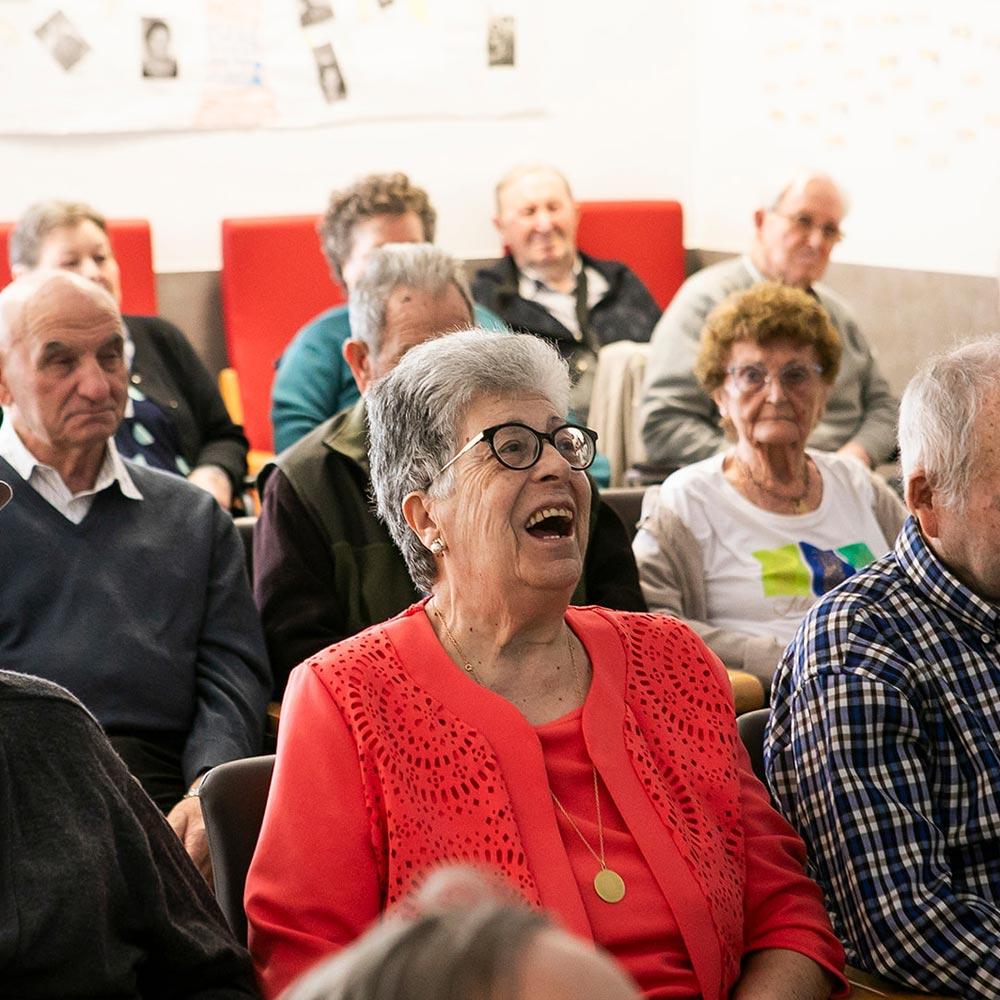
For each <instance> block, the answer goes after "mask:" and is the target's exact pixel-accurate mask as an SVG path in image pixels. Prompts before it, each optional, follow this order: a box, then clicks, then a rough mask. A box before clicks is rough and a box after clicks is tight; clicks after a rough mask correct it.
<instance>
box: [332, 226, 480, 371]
mask: <svg viewBox="0 0 1000 1000" xmlns="http://www.w3.org/2000/svg"><path fill="white" fill-rule="evenodd" d="M451 285H454V286H455V287H456V288H457V289H458V291H459V292H460V293H461V295H462V298H463V299H464V300H465V304H466V305H467V306H468V307H469V317H468V323H472V295H471V293H470V292H469V284H468V282H467V281H466V278H465V270H464V269H463V267H462V265H461V263H460V262H459V261H457V260H456V259H455V258H454V257H452V256H451V254H449V253H446V252H445V251H444V250H441V249H439V248H438V247H435V246H432V245H431V244H430V243H387V244H385V246H382V247H379V248H378V249H377V250H374V251H372V254H371V256H370V257H369V258H368V263H367V264H366V265H365V271H364V274H363V275H362V276H361V277H360V278H359V279H358V281H357V284H356V285H355V287H354V289H353V290H352V292H351V299H350V302H349V303H348V306H347V308H348V317H349V320H350V324H351V336H352V337H357V338H358V340H361V341H363V342H364V344H365V346H366V347H367V348H368V350H369V351H370V352H371V354H372V356H377V355H378V353H379V351H380V350H381V349H382V334H383V333H384V331H385V314H386V306H387V304H388V302H389V296H390V295H392V293H393V292H394V291H395V290H396V289H397V288H412V289H413V290H414V291H418V292H425V293H426V294H427V295H429V296H430V297H431V298H433V299H438V298H441V297H442V296H443V295H444V294H445V293H446V292H447V291H448V288H449V286H451ZM441 332H442V333H444V332H445V331H443V330H442V331H441Z"/></svg>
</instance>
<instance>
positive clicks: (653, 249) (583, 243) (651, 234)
mask: <svg viewBox="0 0 1000 1000" xmlns="http://www.w3.org/2000/svg"><path fill="white" fill-rule="evenodd" d="M578 204H579V208H580V228H579V230H578V231H577V237H576V241H577V244H578V245H579V247H580V249H581V250H583V251H584V253H588V254H590V255H591V256H592V257H603V258H605V259H608V260H620V261H621V262H622V263H623V264H628V266H629V267H630V268H632V270H633V271H635V273H636V274H638V275H639V277H640V278H642V280H643V282H645V285H646V287H647V288H648V289H649V291H650V293H651V294H652V296H653V298H654V299H656V303H657V305H659V307H660V308H661V309H666V307H667V306H668V305H669V304H670V300H671V299H672V298H673V297H674V294H675V293H676V291H677V289H678V288H680V287H681V285H682V284H683V282H684V276H685V271H684V212H683V209H682V208H681V204H680V202H678V201H581V202H579V203H578Z"/></svg>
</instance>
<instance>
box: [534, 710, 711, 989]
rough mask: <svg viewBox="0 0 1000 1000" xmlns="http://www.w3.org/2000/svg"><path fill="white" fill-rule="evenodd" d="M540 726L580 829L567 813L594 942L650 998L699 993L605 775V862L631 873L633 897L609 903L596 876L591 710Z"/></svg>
mask: <svg viewBox="0 0 1000 1000" xmlns="http://www.w3.org/2000/svg"><path fill="white" fill-rule="evenodd" d="M535 732H536V733H537V734H538V738H539V739H540V740H541V743H542V753H543V754H544V755H545V770H546V773H547V774H548V776H549V787H550V788H551V789H552V792H553V793H554V794H555V795H556V797H557V798H558V799H559V801H560V802H561V803H562V805H563V808H564V809H565V810H566V812H568V813H569V815H570V816H571V817H572V819H573V822H574V823H575V824H576V827H577V830H579V833H577V832H576V830H574V829H573V827H572V826H570V824H569V823H568V822H567V820H566V818H565V816H563V815H562V814H561V813H559V831H560V833H562V838H563V844H564V845H565V847H566V854H567V856H568V857H569V863H570V864H571V865H572V866H573V872H574V873H575V875H576V880H577V883H578V884H579V886H580V895H581V897H582V898H583V905H584V908H585V909H586V911H587V917H588V919H589V921H590V928H591V930H592V931H593V935H594V940H595V941H596V942H597V943H598V944H600V945H601V946H602V947H603V948H604V949H605V950H606V951H608V952H610V953H611V954H612V955H613V956H614V957H615V958H616V959H617V960H618V962H619V963H620V964H621V965H622V966H623V967H624V968H625V970H626V971H627V972H628V974H629V975H630V976H631V977H632V978H633V979H634V980H635V981H636V982H637V983H638V984H639V987H640V988H641V989H642V992H643V993H644V994H645V995H646V996H647V997H655V998H657V1000H666V998H675V997H691V998H693V997H697V996H698V995H699V992H700V990H699V987H698V979H697V977H696V976H695V974H694V968H693V967H692V965H691V958H690V956H689V955H688V951H687V948H686V947H685V946H684V938H683V937H682V936H681V932H680V929H679V928H678V926H677V921H676V920H675V919H674V913H673V910H671V909H670V904H669V903H668V902H667V899H666V897H665V896H664V895H663V890H662V889H661V888H660V884H659V882H657V881H656V879H655V878H654V876H653V872H652V871H651V870H650V867H649V865H648V864H647V863H646V859H645V858H644V857H643V856H642V853H641V852H640V851H639V848H638V847H637V846H636V842H635V839H634V838H633V836H632V834H631V833H629V830H628V827H627V826H626V825H625V820H624V819H623V818H622V815H621V813H620V812H619V811H618V809H617V807H616V806H615V804H614V801H613V800H612V798H611V796H610V794H609V793H608V790H607V788H606V787H605V786H604V782H603V781H601V780H600V777H598V789H599V793H600V796H601V829H603V832H604V861H605V864H606V865H607V867H608V868H611V869H613V870H614V871H616V872H617V873H618V874H619V875H620V876H621V877H622V878H623V879H624V881H625V898H624V899H622V900H621V901H620V902H618V903H606V902H605V901H604V900H603V899H601V898H600V896H598V895H597V892H596V891H595V890H594V876H595V875H596V874H597V872H598V871H600V867H601V866H600V864H599V863H598V862H597V861H595V860H594V855H593V854H591V852H590V851H589V850H588V849H587V847H586V845H585V844H584V842H583V839H581V836H580V834H582V835H583V837H585V838H586V841H587V844H589V845H590V847H591V848H593V850H594V852H595V853H596V854H597V855H598V856H600V853H601V848H600V843H601V834H600V830H599V829H598V825H597V804H596V802H595V801H594V770H593V766H592V764H591V761H590V757H589V755H588V754H587V745H586V743H584V740H583V711H582V710H577V711H575V712H570V713H568V714H567V715H564V716H563V717H562V718H560V719H556V720H555V721H554V722H549V723H546V724H545V725H544V726H535Z"/></svg>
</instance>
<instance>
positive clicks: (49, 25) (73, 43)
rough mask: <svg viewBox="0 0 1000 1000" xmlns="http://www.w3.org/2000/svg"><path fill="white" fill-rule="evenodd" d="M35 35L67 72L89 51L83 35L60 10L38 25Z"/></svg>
mask: <svg viewBox="0 0 1000 1000" xmlns="http://www.w3.org/2000/svg"><path fill="white" fill-rule="evenodd" d="M35 37H36V38H37V39H38V40H39V41H40V42H41V43H42V45H44V46H45V48H47V49H48V50H49V53H50V54H51V55H52V58H53V59H54V60H55V61H56V62H57V63H58V64H59V65H60V66H61V67H62V68H63V69H64V70H65V71H66V72H67V73H68V72H69V71H70V70H71V69H73V67H74V66H75V65H76V64H77V63H78V62H79V61H80V60H81V59H82V58H83V57H84V56H85V55H86V54H87V53H88V52H89V51H90V46H89V45H88V44H87V43H86V42H85V41H84V39H83V35H81V34H80V32H79V31H78V30H77V28H76V25H74V24H73V23H72V22H71V21H70V20H69V18H68V17H67V16H66V15H65V14H64V13H63V12H62V11H56V13H55V14H53V15H52V16H51V17H50V18H49V19H48V20H47V21H45V23H44V24H42V25H40V26H39V27H38V28H37V29H36V30H35Z"/></svg>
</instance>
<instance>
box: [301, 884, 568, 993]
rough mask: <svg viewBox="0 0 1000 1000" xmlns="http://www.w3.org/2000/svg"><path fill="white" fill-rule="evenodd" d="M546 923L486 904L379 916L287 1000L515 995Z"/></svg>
mask: <svg viewBox="0 0 1000 1000" xmlns="http://www.w3.org/2000/svg"><path fill="white" fill-rule="evenodd" d="M551 926H552V925H551V924H550V923H549V921H548V919H547V918H546V917H545V916H544V914H542V913H541V911H539V910H533V909H529V908H528V906H526V905H524V904H515V903H500V902H487V903H480V904H479V905H477V906H473V907H471V908H465V907H462V908H455V909H450V910H439V911H430V912H427V913H423V914H420V915H418V916H416V917H413V918H410V919H406V918H404V917H401V916H399V915H395V916H389V917H385V918H383V920H382V922H381V923H379V924H377V925H376V926H375V927H374V928H373V929H372V930H370V931H369V932H368V933H367V934H365V935H364V936H363V937H362V938H360V939H359V940H358V941H357V942H355V944H353V945H352V946H351V947H350V948H348V949H347V950H346V951H343V952H341V953H340V954H339V955H337V956H335V957H334V958H332V959H330V960H328V961H327V962H325V963H323V964H321V965H320V966H319V967H318V968H316V969H315V970H314V971H313V972H311V973H308V974H307V975H306V976H305V977H304V978H303V979H302V980H301V981H300V982H299V983H297V984H296V985H295V986H294V987H292V989H291V990H290V992H289V993H288V994H287V1000H492V998H494V997H497V996H504V997H508V996H514V995H515V993H516V992H517V981H518V977H519V974H520V971H521V964H522V962H523V960H524V956H525V953H526V952H527V951H528V949H529V948H530V947H531V945H532V944H533V943H534V942H535V939H536V938H537V937H538V935H539V934H541V933H542V932H543V931H546V930H548V929H549V928H550V927H551Z"/></svg>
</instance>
